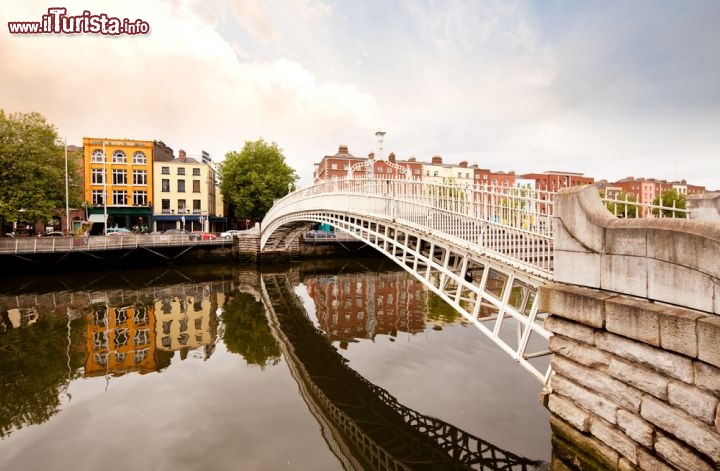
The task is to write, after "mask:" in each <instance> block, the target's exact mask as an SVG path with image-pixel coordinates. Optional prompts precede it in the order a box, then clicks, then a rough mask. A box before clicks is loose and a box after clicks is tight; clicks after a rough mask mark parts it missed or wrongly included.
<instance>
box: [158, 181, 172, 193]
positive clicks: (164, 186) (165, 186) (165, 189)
mask: <svg viewBox="0 0 720 471" xmlns="http://www.w3.org/2000/svg"><path fill="white" fill-rule="evenodd" d="M160 191H162V192H163V193H168V192H169V191H170V180H169V179H167V178H163V179H162V188H161V190H160Z"/></svg>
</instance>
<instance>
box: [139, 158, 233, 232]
mask: <svg viewBox="0 0 720 471" xmlns="http://www.w3.org/2000/svg"><path fill="white" fill-rule="evenodd" d="M178 154H179V157H178V158H177V159H174V158H171V159H163V160H155V162H154V163H153V172H154V174H155V178H154V186H153V195H154V199H155V206H154V207H153V208H154V210H153V227H152V229H153V230H154V231H161V232H163V231H167V230H168V229H185V230H187V231H189V232H192V231H205V232H219V231H222V230H224V229H225V226H224V218H222V215H219V214H217V207H218V197H219V192H218V191H217V187H216V175H215V174H216V172H215V169H214V167H213V166H212V162H211V161H210V160H209V158H208V159H206V158H205V157H203V158H202V159H201V160H197V159H195V158H193V157H188V156H187V154H186V153H185V151H184V150H180V151H179V153H178Z"/></svg>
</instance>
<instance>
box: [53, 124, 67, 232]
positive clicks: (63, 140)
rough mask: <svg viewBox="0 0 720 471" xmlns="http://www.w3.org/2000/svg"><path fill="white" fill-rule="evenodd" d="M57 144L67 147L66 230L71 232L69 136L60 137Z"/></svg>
mask: <svg viewBox="0 0 720 471" xmlns="http://www.w3.org/2000/svg"><path fill="white" fill-rule="evenodd" d="M56 143H57V144H60V143H62V145H63V147H64V148H65V231H66V232H68V233H69V232H70V198H69V194H70V183H69V177H68V153H67V138H66V137H63V138H62V140H60V139H58V140H57V141H56Z"/></svg>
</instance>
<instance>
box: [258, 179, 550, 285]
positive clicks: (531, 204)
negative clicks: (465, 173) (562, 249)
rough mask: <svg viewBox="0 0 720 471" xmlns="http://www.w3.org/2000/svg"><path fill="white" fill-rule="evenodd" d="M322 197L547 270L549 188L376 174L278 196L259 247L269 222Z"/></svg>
mask: <svg viewBox="0 0 720 471" xmlns="http://www.w3.org/2000/svg"><path fill="white" fill-rule="evenodd" d="M319 197H324V198H336V199H337V201H333V202H331V201H324V202H323V204H329V203H332V204H331V205H330V206H326V209H335V210H338V209H341V210H345V211H348V212H353V213H355V214H368V215H369V214H372V215H373V216H375V217H378V218H381V219H385V220H388V221H390V220H392V221H394V222H396V223H398V224H403V225H405V226H406V227H421V228H423V229H424V230H430V231H432V232H433V233H434V234H436V235H437V236H438V237H441V238H444V239H448V240H457V241H460V242H461V243H462V245H465V246H467V247H468V248H469V249H471V250H477V251H484V252H493V253H495V254H497V255H498V257H499V258H507V257H510V259H517V260H518V261H519V262H520V263H521V264H524V265H526V266H527V267H528V268H529V269H530V270H531V271H533V272H535V271H538V270H539V271H540V272H542V273H546V274H547V276H550V273H551V272H552V260H551V254H552V242H553V230H552V215H553V212H554V211H553V199H554V193H553V192H548V191H538V190H534V189H531V188H515V187H506V186H492V185H469V184H468V185H466V184H457V183H455V182H449V183H441V182H428V181H423V180H420V179H414V178H390V177H388V178H378V177H376V176H367V177H366V176H358V177H351V178H344V179H336V180H329V181H321V182H317V183H315V184H313V185H311V186H309V187H305V188H302V189H299V190H297V191H295V192H292V193H290V194H288V195H286V196H285V197H283V198H282V199H280V200H278V201H276V202H275V204H274V205H273V207H272V208H271V209H270V211H269V212H268V213H267V214H266V216H265V219H264V220H263V223H262V229H263V239H261V246H264V243H265V242H266V241H267V238H268V237H269V235H270V233H271V232H272V231H273V230H274V229H275V228H274V227H273V226H272V222H273V221H278V220H281V219H282V218H283V217H285V216H287V215H289V214H292V213H298V212H301V211H303V210H309V209H313V210H318V209H322V205H321V204H316V205H315V206H313V207H312V208H310V207H311V206H312V205H311V204H310V203H309V202H310V201H312V200H313V199H314V198H319ZM345 197H347V198H345ZM358 197H361V199H358Z"/></svg>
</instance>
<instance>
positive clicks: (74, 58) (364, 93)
mask: <svg viewBox="0 0 720 471" xmlns="http://www.w3.org/2000/svg"><path fill="white" fill-rule="evenodd" d="M5 3H6V4H5V5H3V8H2V9H1V10H0V108H3V109H4V110H5V111H6V112H30V111H38V112H40V113H41V114H43V115H44V116H46V117H47V119H48V120H49V121H50V122H52V123H54V124H55V125H56V127H57V128H58V131H59V133H60V135H61V136H65V137H67V139H68V141H69V142H70V143H73V144H77V145H81V143H82V137H83V136H92V137H110V138H134V139H148V140H153V139H157V140H162V141H164V142H165V143H167V144H168V145H170V146H171V147H172V148H174V149H175V151H176V152H177V150H178V149H185V150H186V151H187V152H188V154H189V155H197V154H199V153H200V152H201V150H207V151H208V152H210V153H211V155H212V156H213V158H214V159H215V160H222V158H223V156H224V155H225V153H226V152H228V151H230V150H240V149H241V148H242V146H243V144H244V142H245V141H246V140H255V139H258V138H260V137H262V138H264V139H265V140H266V141H275V142H277V143H278V145H279V146H280V147H281V148H282V149H284V152H285V156H286V158H287V162H288V163H289V164H290V165H291V166H292V167H293V168H295V169H296V170H297V172H298V174H299V175H300V176H301V177H302V179H301V184H302V185H305V184H309V183H310V181H311V176H312V168H313V163H315V162H318V161H320V160H321V159H322V157H323V155H327V154H334V153H335V152H336V151H337V148H338V146H339V145H341V144H344V145H347V146H349V149H350V152H351V153H353V154H355V155H359V156H366V155H367V154H368V153H369V152H373V151H375V152H377V142H376V140H375V135H374V134H375V132H376V131H377V130H378V129H379V128H382V129H383V130H384V131H386V132H387V135H386V138H385V146H384V148H385V153H387V152H390V151H392V152H395V154H396V155H397V156H398V157H399V158H403V159H404V158H408V157H411V156H415V157H417V158H418V159H419V160H423V161H429V160H430V158H431V157H432V156H433V155H442V156H443V158H444V160H445V162H460V161H461V160H467V161H469V162H470V163H477V164H478V165H480V166H481V167H488V168H491V169H494V170H505V171H508V170H515V171H517V172H520V173H524V172H531V171H544V170H567V171H575V172H582V173H585V174H587V175H590V176H593V177H595V178H596V179H601V178H606V179H609V180H616V179H619V178H622V177H625V176H628V175H633V176H644V177H656V178H662V179H680V178H686V179H687V180H688V182H689V183H695V184H701V185H706V186H708V187H709V188H711V189H720V27H718V24H720V2H718V1H717V0H697V1H696V0H682V1H681V0H677V1H671V0H660V1H657V0H647V1H645V0H633V1H625V0H598V1H593V0H588V1H582V2H577V1H574V0H536V1H522V0H497V1H491V0H484V1H462V0H454V1H453V0H447V1H445V0H400V1H392V0H368V1H350V0H167V1H152V2H148V1H145V0H126V1H124V2H117V1H96V0H94V1H92V2H88V1H85V2H80V1H76V0H65V1H61V2H55V1H54V2H51V3H47V2H40V1H36V0H29V1H23V2H5ZM51 6H61V7H65V8H67V10H68V14H70V15H80V14H82V12H83V10H90V12H91V13H92V14H98V15H99V14H102V13H106V14H107V15H108V16H115V17H118V18H128V19H129V20H130V21H134V20H136V19H141V20H144V21H146V22H147V23H149V25H150V33H149V34H148V35H140V36H127V35H124V36H116V37H112V36H102V35H93V34H81V35H55V34H53V35H36V36H33V35H11V34H10V33H9V32H8V27H7V22H8V21H23V20H24V21H40V19H41V17H42V15H43V14H46V13H47V9H48V8H49V7H51Z"/></svg>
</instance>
